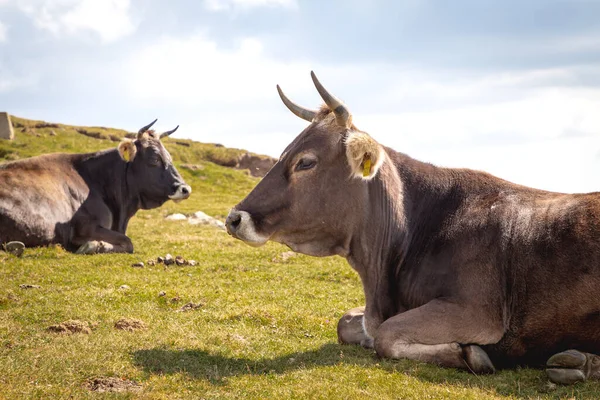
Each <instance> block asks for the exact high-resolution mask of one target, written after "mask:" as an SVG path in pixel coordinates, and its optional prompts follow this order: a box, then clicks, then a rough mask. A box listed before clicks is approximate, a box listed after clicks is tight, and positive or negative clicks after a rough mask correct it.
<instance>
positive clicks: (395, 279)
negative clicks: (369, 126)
mask: <svg viewBox="0 0 600 400" xmlns="http://www.w3.org/2000/svg"><path fill="white" fill-rule="evenodd" d="M387 152H388V160H387V161H386V162H385V163H384V164H383V166H382V168H381V169H380V171H379V173H378V176H377V177H375V178H374V179H373V180H372V181H371V182H369V183H368V196H367V198H368V212H367V213H365V215H364V217H363V218H364V220H363V221H362V222H361V223H360V224H358V226H359V228H358V232H357V233H356V234H355V235H354V236H353V239H352V243H351V245H350V251H349V256H348V257H347V258H348V261H349V262H350V264H351V265H352V266H353V268H354V269H356V271H357V272H358V273H359V275H360V277H361V280H362V283H363V287H364V290H365V296H366V300H367V314H369V315H370V318H372V319H373V321H372V323H373V324H374V325H378V324H379V323H381V322H383V321H384V320H385V319H387V318H389V317H391V316H392V315H395V314H397V313H398V312H402V311H404V310H405V309H406V308H407V304H405V303H406V302H405V301H404V299H403V293H401V291H402V290H404V289H403V286H404V284H403V282H401V280H400V273H401V269H402V268H403V267H404V266H405V265H406V263H407V262H410V260H411V259H412V258H413V257H415V255H414V254H412V253H413V252H414V248H413V245H414V243H415V241H418V240H421V239H423V235H427V232H426V230H427V229H438V227H436V226H434V222H433V221H432V220H430V219H429V218H428V216H427V215H428V213H429V214H431V213H432V209H440V208H439V204H436V203H438V202H441V201H443V200H442V199H444V198H446V197H447V196H448V195H450V193H451V190H452V189H451V188H452V186H453V185H452V176H451V174H450V173H449V172H448V171H449V170H444V169H441V168H437V167H435V166H432V165H430V164H426V163H422V162H419V161H417V160H414V159H412V158H410V157H408V156H406V155H403V154H400V153H396V152H394V151H392V150H389V149H388V150H387ZM423 220H426V221H429V222H431V224H429V222H425V224H426V226H421V225H420V223H421V221H423ZM428 224H429V225H428ZM417 258H418V257H417Z"/></svg>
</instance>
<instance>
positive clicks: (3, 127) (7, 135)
mask: <svg viewBox="0 0 600 400" xmlns="http://www.w3.org/2000/svg"><path fill="white" fill-rule="evenodd" d="M14 138H15V130H14V128H13V124H12V122H11V120H10V115H8V113H7V112H0V139H6V140H13V139H14Z"/></svg>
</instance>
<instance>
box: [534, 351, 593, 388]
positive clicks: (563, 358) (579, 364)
mask: <svg viewBox="0 0 600 400" xmlns="http://www.w3.org/2000/svg"><path fill="white" fill-rule="evenodd" d="M546 374H547V375H548V378H550V380H551V381H552V382H554V383H560V384H563V385H572V384H574V383H577V382H583V381H586V380H588V379H590V378H591V379H599V378H600V357H598V356H597V355H595V354H588V353H582V352H581V351H577V350H567V351H563V352H562V353H558V354H555V355H553V356H552V357H550V358H549V359H548V362H547V363H546Z"/></svg>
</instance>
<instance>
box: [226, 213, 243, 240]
mask: <svg viewBox="0 0 600 400" xmlns="http://www.w3.org/2000/svg"><path fill="white" fill-rule="evenodd" d="M241 222H242V213H241V212H239V211H238V210H231V211H230V212H229V215H228V216H227V219H225V226H226V227H227V232H229V234H230V235H233V234H234V233H235V231H237V229H238V227H239V226H240V223H241Z"/></svg>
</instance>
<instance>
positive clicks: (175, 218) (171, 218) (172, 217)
mask: <svg viewBox="0 0 600 400" xmlns="http://www.w3.org/2000/svg"><path fill="white" fill-rule="evenodd" d="M165 219H166V220H167V221H183V220H186V219H187V217H186V216H185V215H183V214H171V215H167V216H166V217H165Z"/></svg>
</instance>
